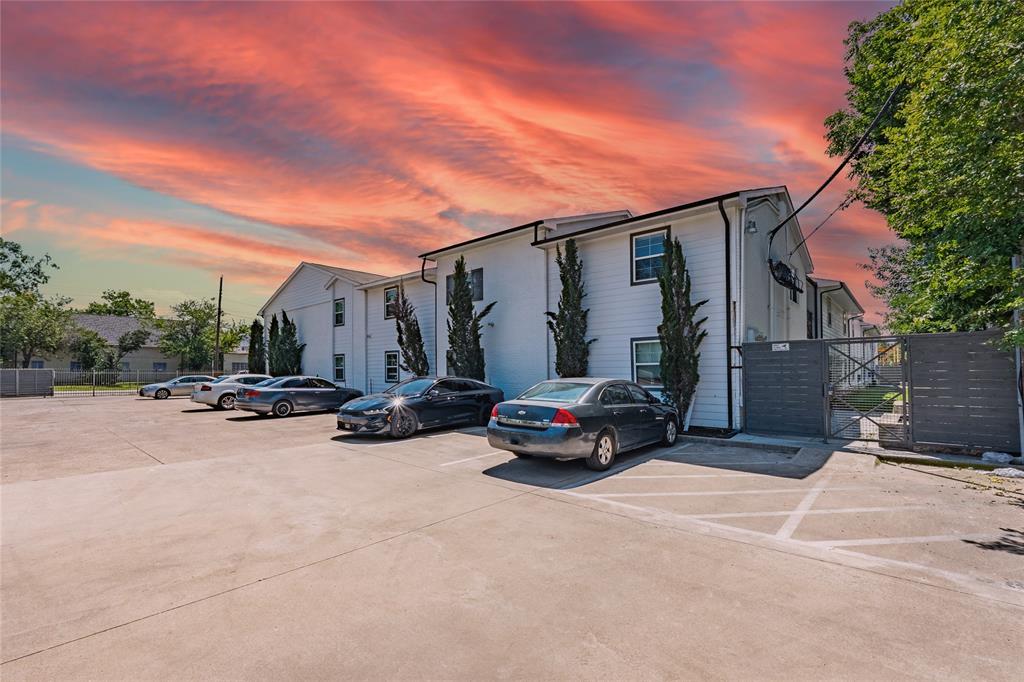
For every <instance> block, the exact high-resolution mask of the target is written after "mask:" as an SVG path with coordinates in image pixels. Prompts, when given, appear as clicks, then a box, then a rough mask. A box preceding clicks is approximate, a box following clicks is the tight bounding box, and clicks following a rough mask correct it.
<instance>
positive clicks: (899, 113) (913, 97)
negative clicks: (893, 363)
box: [825, 0, 1024, 343]
mask: <svg viewBox="0 0 1024 682" xmlns="http://www.w3.org/2000/svg"><path fill="white" fill-rule="evenodd" d="M1022 35H1024V12H1022V11H1021V4H1020V2H1009V1H1007V2H1003V1H999V0H978V1H977V2H958V1H956V0H909V1H908V2H904V3H902V4H900V5H898V6H896V7H894V8H892V9H890V10H888V11H886V12H883V13H881V14H879V15H878V16H877V17H875V18H874V19H871V20H870V21H866V22H854V23H852V24H851V25H850V29H849V36H848V38H847V40H846V46H847V53H846V62H847V67H846V77H847V80H848V81H849V84H850V89H849V90H848V91H847V95H846V97H847V106H846V107H845V108H844V109H842V110H840V111H837V112H835V113H834V114H832V115H831V116H829V117H828V118H827V119H826V121H825V125H826V127H827V138H828V141H829V153H830V154H833V155H841V154H845V153H846V152H847V150H848V149H850V148H851V146H852V144H853V141H854V140H855V139H856V138H857V137H858V136H859V135H860V134H861V131H863V130H864V129H865V128H866V127H867V122H868V121H869V120H870V119H871V118H872V117H873V116H874V115H875V113H876V112H877V111H878V110H879V108H880V107H881V105H882V102H883V101H884V100H885V99H886V97H887V96H888V94H889V93H890V92H891V91H892V90H893V89H894V88H895V87H896V86H897V84H900V83H902V84H903V87H902V88H901V89H900V90H899V91H898V95H897V98H896V100H895V103H894V106H893V107H892V108H891V109H890V111H889V113H888V115H887V116H886V117H885V118H883V119H882V121H881V122H880V125H879V126H878V127H877V128H876V129H875V130H874V131H873V132H872V134H871V136H870V138H869V139H868V141H867V143H866V144H865V146H864V148H863V149H862V151H861V153H859V154H858V155H857V156H856V157H855V158H854V159H853V161H852V162H851V167H850V169H851V170H850V176H851V177H852V178H853V179H854V180H855V181H856V187H855V188H854V190H853V191H852V196H853V197H855V198H857V199H860V200H861V201H863V202H864V204H865V205H867V206H868V207H869V208H872V209H875V210H877V211H879V212H881V213H882V214H883V215H884V216H885V218H886V220H887V222H888V224H889V227H890V228H892V230H893V231H894V232H895V233H896V234H897V235H898V236H899V237H900V238H901V239H902V240H903V242H902V243H901V244H900V245H898V246H897V247H895V248H887V249H881V250H876V251H873V252H872V253H871V263H870V264H869V266H868V267H869V268H870V269H871V270H872V271H873V272H874V274H875V276H876V278H877V279H878V281H879V282H880V284H879V285H876V286H875V288H874V290H873V291H874V292H875V293H876V295H878V296H880V297H881V298H882V299H884V300H885V301H886V303H887V304H888V306H889V308H890V313H889V315H888V318H887V320H886V322H887V324H888V326H889V327H890V328H891V329H892V330H893V331H896V332H931V331H969V330H975V329H982V328H986V327H990V326H997V325H1007V324H1008V322H1009V320H1010V318H1011V315H1012V312H1013V310H1014V308H1016V307H1020V306H1021V305H1024V275H1022V274H1021V273H1020V272H1017V273H1012V272H1011V265H1010V262H1011V261H1010V259H1011V256H1013V255H1014V254H1018V253H1020V252H1021V249H1022V242H1024V94H1022V93H1024V41H1022V40H1021V36H1022ZM1016 340H1017V342H1018V343H1021V342H1022V341H1024V339H1022V338H1021V337H1020V335H1019V334H1018V336H1017V339H1016Z"/></svg>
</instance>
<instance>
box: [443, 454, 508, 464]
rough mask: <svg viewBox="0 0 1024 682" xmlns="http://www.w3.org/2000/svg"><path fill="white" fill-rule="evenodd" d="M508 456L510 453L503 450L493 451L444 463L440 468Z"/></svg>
mask: <svg viewBox="0 0 1024 682" xmlns="http://www.w3.org/2000/svg"><path fill="white" fill-rule="evenodd" d="M510 454H512V453H510V452H507V451H505V450H495V451H494V452H485V453H484V454H482V455H477V456H476V457H466V458H465V459H457V460H455V461H454V462H445V463H444V464H442V465H441V466H443V467H447V466H451V465H452V464H462V463H463V462H472V461H473V460H474V459H483V458H484V457H494V456H495V455H510Z"/></svg>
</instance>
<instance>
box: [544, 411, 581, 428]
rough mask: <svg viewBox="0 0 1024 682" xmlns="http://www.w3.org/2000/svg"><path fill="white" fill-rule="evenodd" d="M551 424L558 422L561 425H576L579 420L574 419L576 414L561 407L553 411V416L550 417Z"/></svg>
mask: <svg viewBox="0 0 1024 682" xmlns="http://www.w3.org/2000/svg"><path fill="white" fill-rule="evenodd" d="M551 424H552V425H554V424H559V425H561V426H577V425H578V424H579V422H578V421H577V420H576V415H574V414H573V413H572V412H569V411H568V410H563V409H561V408H559V409H558V411H557V412H555V416H554V417H552V418H551Z"/></svg>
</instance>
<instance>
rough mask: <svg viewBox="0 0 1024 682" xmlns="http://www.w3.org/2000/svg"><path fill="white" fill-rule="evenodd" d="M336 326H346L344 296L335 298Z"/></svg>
mask: <svg viewBox="0 0 1024 682" xmlns="http://www.w3.org/2000/svg"><path fill="white" fill-rule="evenodd" d="M334 326H335V327H344V326H345V299H343V298H336V299H334Z"/></svg>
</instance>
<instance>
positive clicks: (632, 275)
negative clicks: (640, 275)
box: [628, 225, 672, 287]
mask: <svg viewBox="0 0 1024 682" xmlns="http://www.w3.org/2000/svg"><path fill="white" fill-rule="evenodd" d="M656 232H664V233H665V239H669V240H671V239H672V226H671V225H663V226H662V227H656V228H654V229H651V230H643V231H642V232H631V233H630V235H629V253H628V256H629V286H631V287H636V286H642V285H644V284H656V283H657V282H658V278H657V277H654V278H652V279H637V278H636V261H637V259H636V238H637V237H646V236H648V235H651V234H654V233H656ZM661 256H662V258H663V259H664V257H665V254H664V252H663V253H662V254H661ZM643 258H655V256H643Z"/></svg>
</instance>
